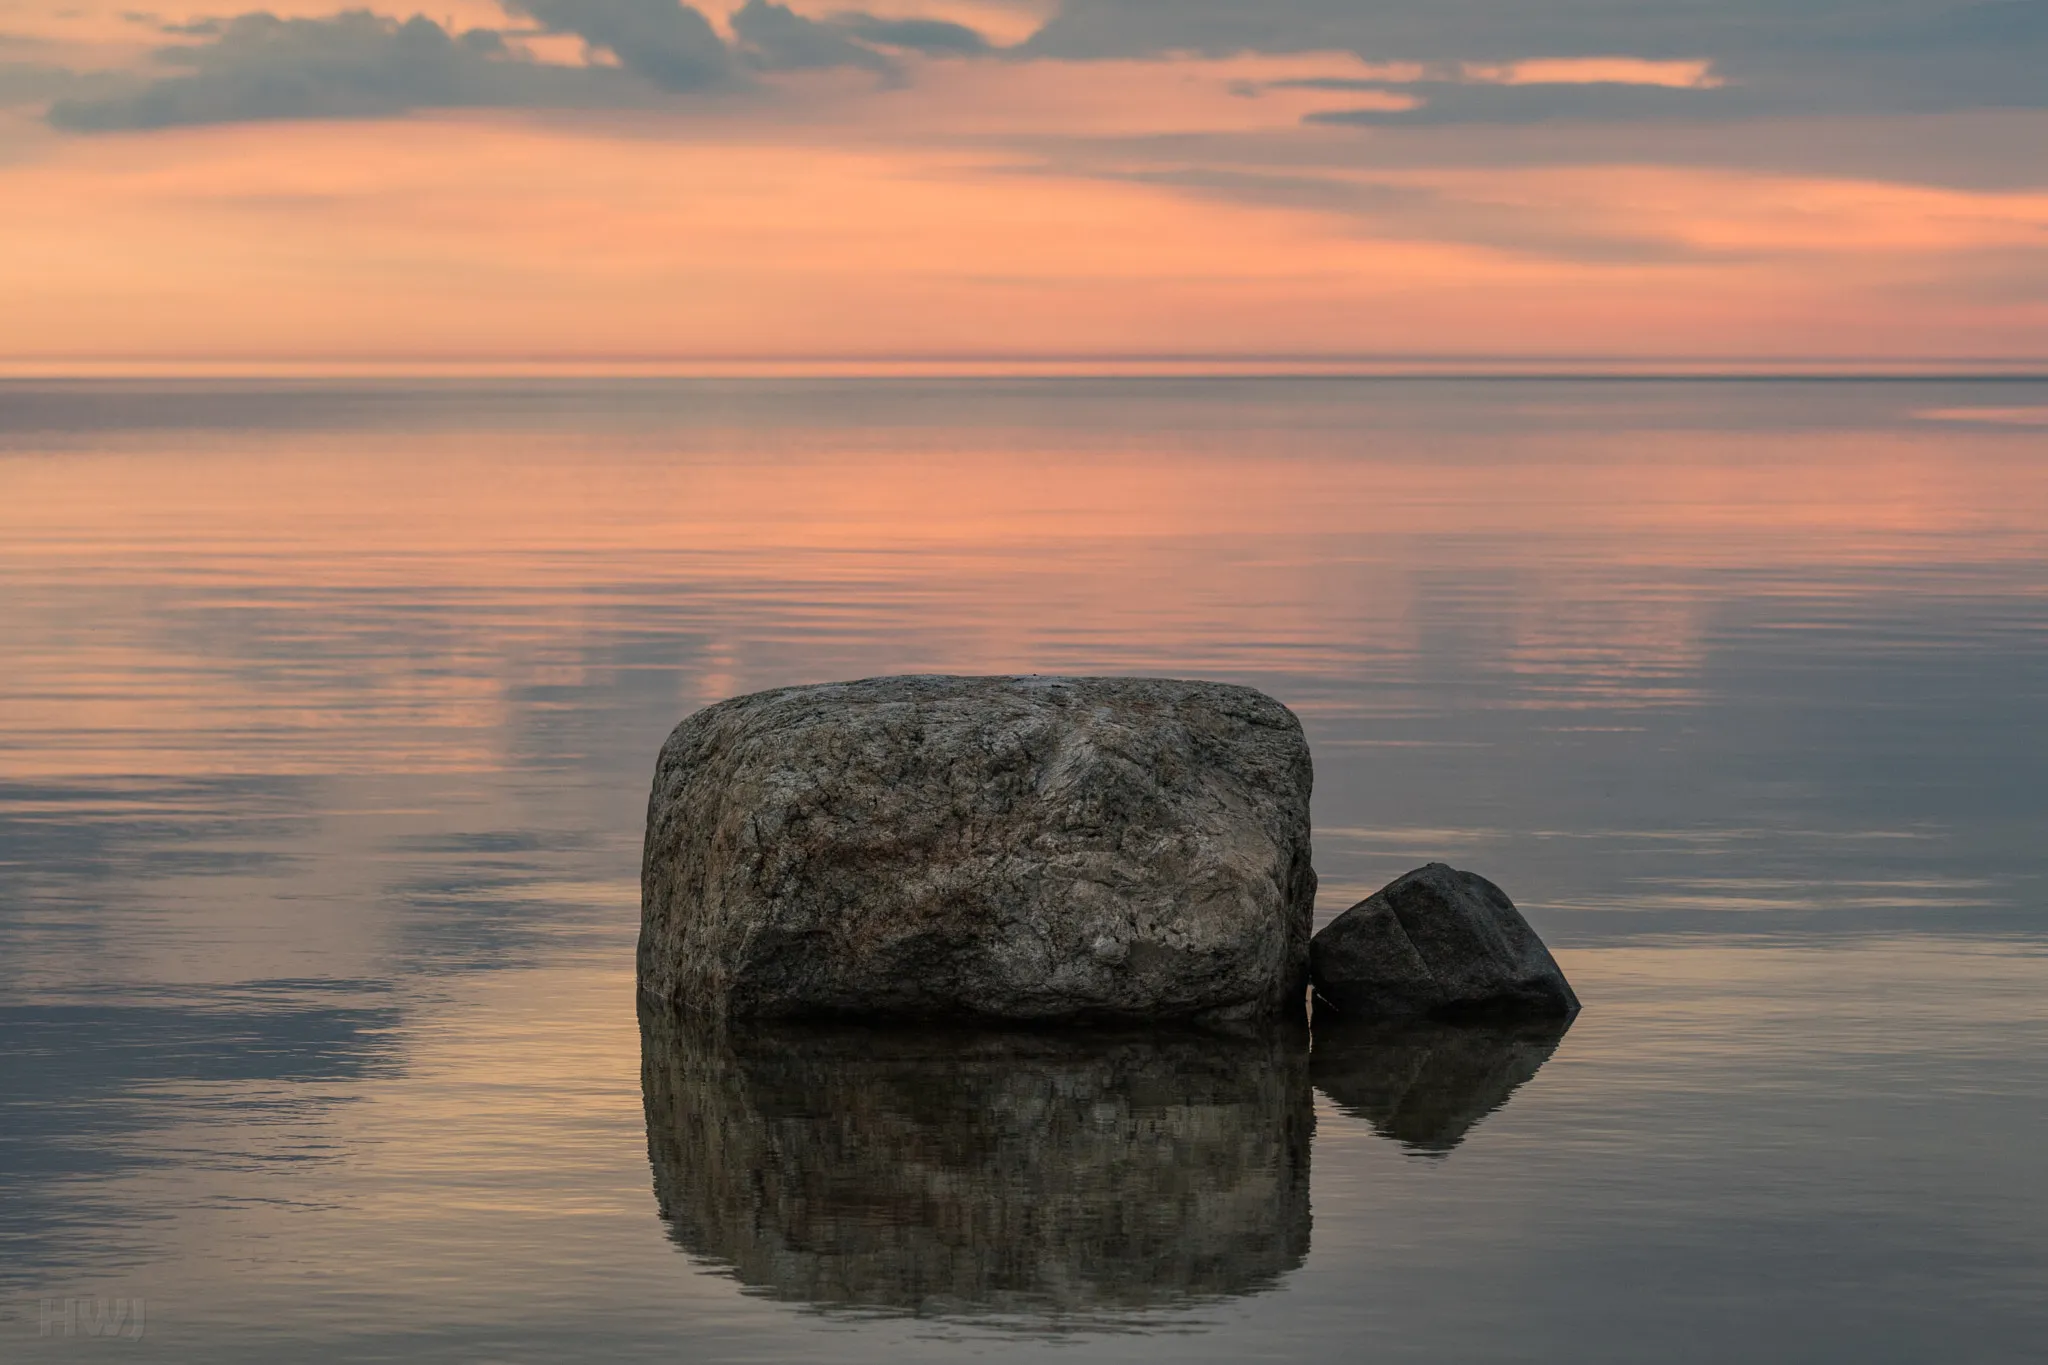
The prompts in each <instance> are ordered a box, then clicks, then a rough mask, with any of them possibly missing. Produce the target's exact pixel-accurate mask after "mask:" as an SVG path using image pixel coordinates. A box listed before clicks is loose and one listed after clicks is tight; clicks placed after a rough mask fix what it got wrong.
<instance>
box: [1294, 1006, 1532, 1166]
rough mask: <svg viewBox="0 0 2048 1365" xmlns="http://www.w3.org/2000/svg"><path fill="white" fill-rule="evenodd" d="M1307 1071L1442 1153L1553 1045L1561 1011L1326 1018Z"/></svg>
mask: <svg viewBox="0 0 2048 1365" xmlns="http://www.w3.org/2000/svg"><path fill="white" fill-rule="evenodd" d="M1316 1022H1317V1027H1316V1032H1315V1051H1314V1052H1312V1053H1311V1054H1310V1055H1309V1064H1308V1067H1309V1079H1310V1080H1311V1081H1313V1082H1314V1083H1315V1087H1316V1089H1318V1090H1320V1091H1322V1092H1323V1094H1324V1095H1325V1096H1327V1097H1328V1098H1329V1100H1330V1102H1331V1103H1332V1104H1334V1105H1336V1106H1337V1109H1338V1110H1339V1111H1340V1112H1341V1113H1344V1114H1348V1115H1350V1116H1351V1117H1353V1118H1362V1119H1364V1120H1366V1121H1367V1122H1368V1123H1370V1124H1372V1126H1373V1129H1374V1130H1375V1131H1376V1132H1378V1133H1379V1134H1380V1136H1382V1137H1386V1138H1390V1139H1392V1140H1393V1141H1395V1142H1398V1143H1400V1144H1401V1145H1402V1146H1403V1147H1406V1148H1408V1149H1409V1150H1410V1151H1413V1152H1420V1153H1425V1154H1428V1155H1431V1156H1441V1155H1443V1154H1445V1153H1447V1152H1449V1151H1450V1150H1451V1149H1452V1148H1454V1147H1456V1146H1457V1145H1458V1144H1459V1143H1460V1142H1463V1141H1464V1140H1465V1134H1467V1133H1468V1132H1470V1131H1471V1130H1472V1127H1473V1125H1475V1124H1477V1123H1478V1122H1479V1121H1480V1120H1481V1119H1483V1118H1485V1117H1486V1116H1487V1115H1488V1114H1491V1113H1492V1112H1493V1111H1494V1110H1496V1109H1498V1108H1500V1107H1501V1106H1502V1105H1504V1104H1506V1103H1507V1102H1508V1096H1509V1095H1512V1094H1513V1093H1514V1092H1515V1090H1516V1088H1517V1087H1519V1086H1520V1085H1521V1084H1522V1083H1523V1082H1525V1081H1527V1080H1529V1079H1530V1078H1531V1077H1533V1076H1534V1075H1535V1074H1536V1072H1537V1070H1538V1069H1539V1068H1540V1067H1541V1066H1542V1065H1543V1064H1544V1063H1545V1062H1547V1061H1549V1060H1550V1054H1551V1053H1553V1052H1555V1051H1557V1044H1558V1041H1559V1040H1560V1039H1562V1038H1563V1037H1564V1035H1565V1031H1566V1030H1567V1029H1569V1028H1570V1027H1571V1026H1572V1025H1571V1020H1570V1019H1569V1018H1566V1017H1552V1018H1535V1019H1522V1020H1517V1021H1514V1022H1512V1023H1507V1024H1489V1023H1471V1024H1447V1023H1439V1022H1434V1021H1429V1020H1407V1021H1400V1022H1394V1023H1373V1022H1364V1023H1361V1022H1337V1021H1331V1022H1325V1021H1324V1020H1322V1019H1320V1018H1319V1019H1318V1020H1317V1021H1316Z"/></svg>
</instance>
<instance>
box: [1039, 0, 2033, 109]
mask: <svg viewBox="0 0 2048 1365" xmlns="http://www.w3.org/2000/svg"><path fill="white" fill-rule="evenodd" d="M1177 50H1193V51H1197V52H1203V53H1207V54H1210V55H1228V54H1234V53H1241V52H1274V53H1285V52H1304V51H1317V50H1336V51H1349V52H1354V53H1357V54H1358V55H1359V56H1361V57H1363V58H1365V59H1366V60H1370V61H1415V62H1423V63H1432V64H1448V63H1457V62H1506V61H1516V60H1523V59H1530V58H1560V57H1602V56H1633V57H1643V58H1648V59H1652V60H1707V61H1711V62H1713V63H1714V66H1715V69H1716V71H1717V72H1718V73H1719V74H1720V75H1721V76H1723V77H1724V78H1726V80H1727V81H1728V88H1727V90H1726V91H1725V92H1724V93H1722V94H1719V95H1718V96H1716V97H1714V98H1711V99H1695V98H1689V97H1688V96H1685V95H1680V96H1679V97H1678V98H1677V99H1676V100H1675V101H1674V100H1672V99H1667V98H1664V97H1662V96H1659V95H1646V96H1642V97H1640V98H1638V97H1635V96H1630V95H1623V94H1618V93H1608V92H1603V93H1594V94H1591V95H1588V96H1586V97H1585V98H1584V99H1579V100H1575V99H1573V98H1571V97H1569V96H1568V95H1566V94H1565V93H1562V92H1547V93H1542V94H1535V95H1500V94H1493V93H1473V92H1471V91H1470V90H1467V89H1464V88H1462V87H1461V88H1459V89H1458V90H1456V91H1439V92H1434V93H1436V94H1437V95H1438V96H1439V97H1440V99H1441V101H1442V103H1443V105H1444V106H1445V107H1444V108H1442V109H1440V110H1439V111H1438V112H1437V113H1435V114H1433V115H1416V116H1411V117H1409V118H1406V119H1400V118H1395V119H1388V118H1384V117H1381V116H1378V115H1370V116H1368V115H1365V114H1359V115H1357V116H1355V117H1354V116H1352V115H1350V114H1347V113H1346V112H1345V111H1342V110H1337V111H1333V112H1334V114H1335V115H1336V121H1355V122H1373V123H1385V122H1395V123H1399V122H1410V123H1413V122H1427V121H1430V120H1431V119H1435V120H1437V121H1444V122H1484V121H1493V122H1498V123H1503V124H1512V123H1516V122H1520V121H1523V120H1534V121H1539V122H1543V121H1552V120H1557V119H1561V118H1567V117H1569V118H1581V119H1587V120H1599V119H1606V118H1621V119H1632V118H1636V117H1645V116H1647V117H1652V118H1664V117H1670V116H1674V115H1675V114H1676V113H1677V112H1678V111H1680V110H1681V109H1683V110H1684V111H1685V116H1687V117H1698V118H1707V119H1712V118H1753V117H1756V116H1757V115H1758V114H1760V113H1764V112H1771V113H1778V112H1795V111H1797V112H1810V113H1821V114H1826V113H1859V114H1861V113H1879V112H1886V111H1923V112H1932V111H1938V110H1962V109H1988V108H2038V107H2048V77H2044V75H2043V70H2044V63H2048V0H1969V2H1967V3H1956V0H1397V2H1396V3H1381V4H1362V3H1357V0H1261V2H1260V3H1247V2H1246V0H1067V3H1066V4H1065V5H1064V6H1063V7H1062V8H1061V10H1060V12H1059V13H1058V14H1057V15H1055V16H1054V17H1053V18H1052V19H1051V20H1050V21H1049V22H1048V23H1047V24H1046V25H1045V26H1044V27H1043V28H1042V29H1041V30H1040V31H1039V32H1038V33H1037V34H1036V35H1035V36H1034V37H1033V38H1032V39H1031V41H1030V42H1029V43H1027V44H1026V45H1025V46H1024V48H1023V49H1021V55H1029V56H1043V57H1058V58H1066V59H1088V58H1102V57H1119V56H1136V55H1146V54H1157V53H1163V52H1169V51H1177ZM1326 121H1330V120H1327V119H1326Z"/></svg>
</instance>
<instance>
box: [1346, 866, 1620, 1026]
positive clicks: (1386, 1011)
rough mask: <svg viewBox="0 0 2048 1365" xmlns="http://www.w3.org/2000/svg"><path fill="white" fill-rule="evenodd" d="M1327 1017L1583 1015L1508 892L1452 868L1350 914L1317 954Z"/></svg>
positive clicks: (1433, 871)
mask: <svg viewBox="0 0 2048 1365" xmlns="http://www.w3.org/2000/svg"><path fill="white" fill-rule="evenodd" d="M1309 963H1310V971H1311V973H1312V975H1313V977H1314V980H1315V991H1316V1008H1317V1010H1318V1017H1320V1011H1321V1010H1323V1009H1324V1008H1325V1007H1326V1006H1327V1007H1328V1008H1329V1009H1330V1010H1332V1011H1333V1012H1334V1013H1336V1014H1338V1015H1350V1016H1359V1017H1366V1018H1403V1017H1414V1016H1420V1015H1435V1016H1440V1017H1442V1016H1450V1015H1457V1014H1471V1013H1500V1014H1530V1015H1564V1016H1569V1015H1571V1014H1572V1013H1574V1012H1575V1011H1577V1009H1578V1008H1579V999H1578V997H1577V996H1576V995H1573V994H1572V988H1571V987H1570V986H1569V985H1568V984H1566V982H1565V979H1564V973H1563V972H1561V971H1559V970H1558V967H1557V963H1556V961H1555V960H1554V959H1553V958H1552V957H1551V956H1550V950H1549V949H1548V948H1545V947H1544V946H1543V940H1542V939H1540V938H1538V937H1536V931H1535V930H1534V929H1531V928H1530V927H1529V921H1527V920H1525V919H1523V918H1522V912H1521V911H1519V910H1517V909H1515V903H1514V902H1513V901H1511V900H1509V899H1508V898H1507V894H1506V893H1505V892H1503V891H1502V890H1501V889H1500V888H1499V887H1497V886H1495V885H1494V884H1493V883H1492V882H1490V881H1488V880H1486V878H1484V877H1482V876H1479V875H1478V874H1477V873H1473V872H1460V871H1458V870H1457V869H1456V868H1453V867H1447V866H1445V865H1444V864H1442V863H1431V864H1430V865H1429V866H1427V867H1421V868H1417V869H1416V870H1415V871H1413V872H1410V873H1409V874H1408V875H1407V876H1405V877H1401V878H1398V879H1396V880H1395V881H1393V882H1390V883H1388V884H1387V885H1386V886H1384V887H1382V888H1380V889H1379V890H1378V891H1376V892H1374V893H1373V894H1372V895H1370V896H1368V897H1367V898H1366V899H1364V900H1362V901H1360V902H1359V903H1358V904H1356V905H1354V906H1352V907H1351V908H1350V909H1349V910H1346V911H1345V912H1344V913H1343V914H1341V915H1339V916H1338V917H1337V918H1336V919H1334V920H1332V921H1331V922H1330V923H1329V924H1328V925H1326V926H1325V927H1324V929H1323V931H1322V932H1321V933H1319V934H1317V935H1316V936H1315V940H1314V943H1313V944H1312V945H1311V947H1310V949H1309Z"/></svg>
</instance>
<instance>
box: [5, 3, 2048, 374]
mask: <svg viewBox="0 0 2048 1365" xmlns="http://www.w3.org/2000/svg"><path fill="white" fill-rule="evenodd" d="M151 3H154V0H76V2H75V3H69V2H67V0H0V372H5V371H13V372H45V371H50V370H56V371H63V370H65V369H67V368H73V369H78V370H80V371H91V370H93V369H95V367H100V368H106V367H112V368H116V369H118V368H121V367H123V366H131V367H133V366H141V367H145V368H146V367H148V366H149V365H172V366H176V365H179V364H193V365H206V364H216V365H228V366H231V367H232V366H249V365H265V364H281V365H292V364H305V365H311V366H316V367H317V366H319V365H322V364H349V363H384V364H393V365H399V366H405V365H427V366H431V365H433V364H438V363H458V362H461V363H466V362H477V363H484V364H507V365H515V366H516V365H518V364H523V363H543V362H545V363H579V364H586V365H590V366H595V367H598V368H604V367H607V366H629V365H634V364H656V365H660V364H670V365H678V366H681V367H684V368H688V367H689V366H691V365H708V364H714V363H727V362H730V363H782V362H787V363H792V364H799V365H801V364H803V363H809V362H818V361H834V362H863V361H874V362H902V361H911V362H933V363H937V362H978V361H1010V360H1018V359H1027V360H1028V359H1036V360H1044V361H1072V362H1077V363H1081V364H1083V365H1086V364H1091V363H1099V362H1107V361H1113V360H1118V359H1124V360H1140V361H1142V360H1150V359H1158V358H1172V357H1185V358H1196V359H1200V358H1205V357H1206V358H1234V359H1244V358H1261V357H1263V358H1267V359H1271V360H1275V361H1281V362H1294V361H1313V360H1316V359H1318V358H1345V357H1425V358H1449V359H1451V360H1453V361H1457V360H1461V359H1480V360H1498V359H1502V358H1523V359H1533V360H1538V361H1541V360H1544V359H1546V358H1565V359H1583V358H1596V359H1597V358H1616V359H1621V360H1625V361H1631V362H1646V363H1657V362H1664V361H1691V360H1706V361H1726V362H1731V363H1733V362H1750V361H1757V362H1765V363H1787V364H1798V363H1815V362H1830V363H1832V362H1835V361H1839V360H1852V361H1867V362H1887V363H1913V362H1918V361H1934V360H1939V361H1964V362H1970V361H1984V362H1987V363H1991V364H2005V365H2021V366H2025V365H2029V364H2033V363H2040V364H2044V365H2048V0H866V3H867V4H868V6H869V7H867V8H860V9H855V8H849V7H848V6H849V5H854V4H860V3H863V0H822V2H820V3H810V2H809V0H792V3H790V4H787V5H784V4H775V3H768V0H745V3H744V4H739V5H735V4H733V3H731V0H715V2H712V3H704V4H701V5H688V4H683V3H680V2H679V0H502V3H500V0H437V2H436V3H435V5H434V8H433V11H432V12H431V13H415V12H412V11H410V10H407V9H404V8H398V9H390V10H384V9H350V10H337V9H335V8H333V7H332V0H284V2H283V3H281V4H280V5H278V6H276V7H274V8H273V9H270V10H264V11H238V10H236V9H234V8H232V0H230V4H229V7H226V8H221V9H217V10H216V9H205V8H202V9H189V10H188V9H142V8H136V7H135V6H140V5H147V4H151Z"/></svg>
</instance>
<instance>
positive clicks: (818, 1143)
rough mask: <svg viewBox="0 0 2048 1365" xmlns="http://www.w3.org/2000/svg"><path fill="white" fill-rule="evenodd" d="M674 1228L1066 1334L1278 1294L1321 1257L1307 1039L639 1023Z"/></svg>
mask: <svg viewBox="0 0 2048 1365" xmlns="http://www.w3.org/2000/svg"><path fill="white" fill-rule="evenodd" d="M641 1042H642V1053H641V1056H642V1063H641V1078H642V1086H643V1092H644V1097H645V1101H646V1106H647V1145H648V1155H649V1158H650V1160H651V1162H652V1164H653V1167H654V1190H655V1198H656V1200H657V1202H658V1204H659V1207H660V1213H661V1216H662V1218H663V1219H664V1220H665V1221H666V1222H667V1223H668V1226H669V1233H670V1236H671V1237H673V1238H674V1240H675V1241H676V1242H677V1243H678V1244H679V1245H681V1246H682V1247H683V1248H684V1249H685V1250H687V1251H689V1252H691V1253H692V1254H694V1255H696V1256H699V1257H702V1258H705V1259H707V1260H710V1261H712V1262H714V1263H717V1264H719V1265H721V1266H723V1267H724V1268H726V1269H727V1271H728V1272H729V1273H730V1274H732V1275H733V1276H734V1277H735V1278H737V1279H738V1280H739V1281H740V1283H741V1284H743V1285H745V1286H747V1287H749V1288H750V1289H751V1290H753V1291H755V1292H758V1293H761V1294H765V1295H768V1296H771V1297H774V1298H779V1299H787V1300H796V1301H801V1302H804V1303H807V1304H810V1305H813V1306H816V1307H820V1308H824V1309H828V1310H852V1311H884V1312H897V1313H914V1314H920V1315H933V1316H965V1317H975V1318H987V1319H991V1320H1002V1319H1007V1320H1008V1321H1009V1325H1013V1326H1017V1327H1023V1328H1026V1329H1046V1328H1049V1329H1052V1330H1067V1329H1071V1328H1076V1327H1082V1328H1085V1327H1087V1326H1088V1325H1090V1324H1091V1323H1094V1322H1115V1321H1119V1320H1127V1319H1128V1318H1129V1316H1130V1315H1132V1314H1134V1313H1136V1312H1138V1311H1139V1310H1145V1309H1152V1308H1171V1307H1177V1306H1187V1305H1190V1304H1198V1303H1200V1302H1203V1301H1205V1300H1207V1301H1214V1300H1217V1299H1220V1298H1224V1297H1228V1296H1233V1295H1243V1294H1252V1293H1257V1292H1259V1291H1260V1290H1263V1289H1267V1288H1269V1287H1271V1286H1272V1285H1273V1284H1275V1283H1276V1282H1277V1281H1278V1280H1279V1278H1280V1277H1281V1276H1283V1275H1285V1274H1286V1273H1287V1272H1289V1271H1291V1270H1293V1269H1295V1268H1296V1267H1298V1266H1299V1265H1300V1264H1301V1263H1302V1260H1303V1258H1304V1257H1305V1256H1306V1255H1307V1253H1308V1245H1309V1188H1308V1165H1309V1140H1310V1134H1311V1130H1312V1128H1313V1125H1314V1111H1313V1104H1312V1101H1311V1095H1310V1088H1309V1080H1308V1046H1307V1039H1306V1036H1305V1034H1304V1033H1302V1032H1300V1031H1293V1032H1280V1033H1276V1034H1274V1035H1272V1036H1270V1037H1269V1036H1258V1037H1249V1038H1239V1037H1221V1036H1216V1035H1212V1034H1175V1035H1154V1034H1145V1035H1115V1034H1113V1035H1103V1034H1057V1035H1055V1034H1045V1033H1022V1034H1019V1033H993V1034H991V1033H982V1034H973V1033H969V1034H962V1033H958V1032H949V1031H945V1030H939V1029H934V1030H930V1031H893V1030H892V1031H883V1030H871V1029H862V1028H844V1027H835V1028H821V1027H802V1026H791V1025H777V1026H768V1025H749V1026H748V1027H746V1028H745V1029H744V1030H741V1029H732V1030H729V1031H718V1030H711V1029H707V1028H704V1027H703V1026H699V1025H695V1024H692V1023H689V1022H687V1021H683V1020H679V1019H676V1018H675V1017H673V1016H670V1015H668V1014H665V1013H662V1012H659V1011H653V1010H649V1011H645V1012H643V1014H642V1018H641Z"/></svg>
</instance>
